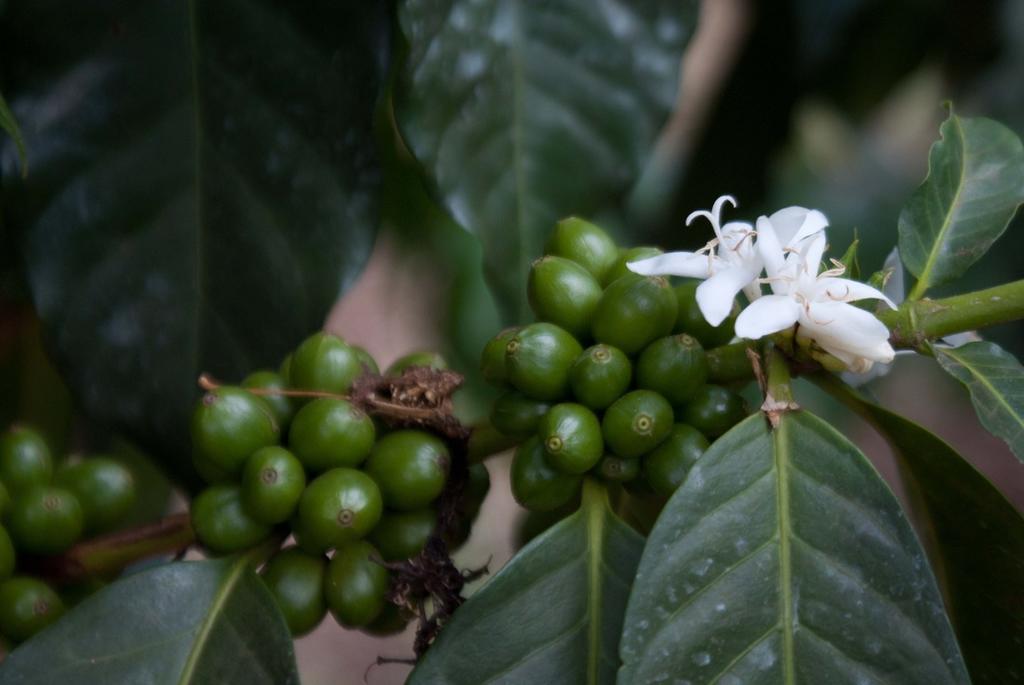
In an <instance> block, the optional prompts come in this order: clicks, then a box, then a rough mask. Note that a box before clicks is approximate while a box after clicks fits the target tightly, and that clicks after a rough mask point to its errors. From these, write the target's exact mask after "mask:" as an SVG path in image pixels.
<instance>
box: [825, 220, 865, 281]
mask: <svg viewBox="0 0 1024 685" xmlns="http://www.w3.org/2000/svg"><path fill="white" fill-rule="evenodd" d="M858 245H860V239H859V238H857V233H856V231H854V234H853V240H852V241H850V246H849V247H848V248H846V252H844V253H843V256H842V257H840V258H839V263H840V264H842V265H843V266H845V267H846V273H845V274H843V276H844V277H845V278H852V279H853V280H855V281H859V280H860V261H859V260H858V259H857V246H858ZM829 267H831V264H830V265H829Z"/></svg>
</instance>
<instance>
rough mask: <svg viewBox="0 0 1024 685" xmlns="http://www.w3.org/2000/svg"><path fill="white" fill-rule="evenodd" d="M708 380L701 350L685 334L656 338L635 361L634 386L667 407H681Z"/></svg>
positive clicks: (701, 348)
mask: <svg viewBox="0 0 1024 685" xmlns="http://www.w3.org/2000/svg"><path fill="white" fill-rule="evenodd" d="M707 379H708V361H707V357H706V356H705V354H704V348H703V347H701V345H700V343H699V342H697V339H696V338H693V337H691V336H689V335H687V334H686V333H680V334H678V335H670V336H666V337H664V338H658V339H657V340H655V341H654V342H652V343H651V344H650V345H648V346H647V347H645V348H644V351H643V352H641V353H640V356H639V357H638V358H637V360H636V384H637V386H638V387H641V388H644V389H646V390H654V391H655V392H657V393H658V394H660V395H661V396H662V397H664V398H665V399H667V400H668V401H669V402H670V403H671V404H683V403H685V402H687V401H689V399H690V398H691V397H693V396H694V395H696V394H697V391H698V390H699V389H700V388H701V387H702V386H703V385H704V383H705V382H706V381H707Z"/></svg>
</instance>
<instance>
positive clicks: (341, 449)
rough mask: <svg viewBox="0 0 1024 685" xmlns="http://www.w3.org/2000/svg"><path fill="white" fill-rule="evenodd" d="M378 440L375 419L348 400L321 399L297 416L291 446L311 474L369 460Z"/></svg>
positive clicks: (292, 430)
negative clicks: (374, 444) (375, 441)
mask: <svg viewBox="0 0 1024 685" xmlns="http://www.w3.org/2000/svg"><path fill="white" fill-rule="evenodd" d="M376 437H377V429H376V427H375V426H374V425H373V420H372V419H371V418H370V417H369V416H367V415H366V412H364V411H363V410H362V409H359V408H358V407H356V406H355V405H354V404H352V403H351V402H349V401H348V400H342V399H336V398H333V397H321V398H319V399H316V400H313V401H312V402H310V403H308V404H306V405H305V406H303V407H302V409H300V410H299V411H298V413H296V414H295V418H294V419H292V427H291V430H290V431H289V432H288V446H289V447H290V448H291V450H292V452H293V453H294V454H295V456H296V457H298V458H299V461H301V462H302V464H303V465H304V466H305V467H306V468H307V469H309V470H310V471H312V472H319V471H326V470H328V469H332V468H336V467H339V466H344V467H350V468H351V467H356V466H359V465H360V464H362V463H363V462H364V461H366V457H368V456H369V455H370V450H371V449H372V448H373V441H374V440H375V439H376Z"/></svg>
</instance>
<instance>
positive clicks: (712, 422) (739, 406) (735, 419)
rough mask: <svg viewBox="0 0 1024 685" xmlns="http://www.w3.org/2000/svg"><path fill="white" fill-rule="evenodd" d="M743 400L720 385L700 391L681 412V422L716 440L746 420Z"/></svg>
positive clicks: (707, 386) (706, 387)
mask: <svg viewBox="0 0 1024 685" xmlns="http://www.w3.org/2000/svg"><path fill="white" fill-rule="evenodd" d="M746 415H747V410H746V406H745V404H744V402H743V398H742V397H740V396H739V395H737V394H736V393H734V392H733V391H732V390H729V389H728V388H723V387H722V386H720V385H705V386H704V387H703V388H701V389H699V390H698V391H697V393H696V394H695V395H694V396H693V397H692V398H691V399H690V401H689V402H688V403H687V404H686V406H685V407H683V409H682V411H681V422H682V423H688V424H690V425H691V426H693V427H694V428H696V429H697V430H699V431H700V432H701V433H703V434H704V435H706V436H707V437H708V438H711V439H714V438H717V437H718V436H720V435H722V434H723V433H725V432H726V431H727V430H729V429H730V428H732V427H733V426H735V425H736V424H737V423H739V422H740V421H742V420H743V419H744V418H746Z"/></svg>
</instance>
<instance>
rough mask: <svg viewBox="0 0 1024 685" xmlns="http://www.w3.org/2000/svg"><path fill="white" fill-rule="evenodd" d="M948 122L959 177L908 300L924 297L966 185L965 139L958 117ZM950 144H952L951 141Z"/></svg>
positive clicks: (951, 118)
mask: <svg viewBox="0 0 1024 685" xmlns="http://www.w3.org/2000/svg"><path fill="white" fill-rule="evenodd" d="M950 122H951V123H952V124H953V125H954V126H956V134H957V137H958V138H959V145H960V176H959V179H958V180H957V186H956V193H954V194H953V200H952V201H951V202H950V203H949V210H948V211H947V212H946V216H945V218H944V219H943V221H942V227H941V228H940V229H939V233H938V235H937V236H935V240H934V241H933V242H932V246H931V249H930V250H929V251H928V258H927V259H926V260H925V263H924V268H923V269H921V276H920V277H919V278H918V279H917V282H916V283H914V288H913V289H912V290H911V291H910V294H909V295H908V296H907V299H908V300H916V299H919V298H920V297H921V296H922V295H924V293H925V291H927V290H928V287H929V285H930V282H929V281H930V279H931V272H932V270H933V269H934V268H935V262H936V260H937V259H938V254H939V250H940V249H941V246H942V243H943V241H944V240H945V237H946V234H947V233H948V232H949V229H950V227H951V226H952V224H953V214H954V209H955V207H956V206H957V205H958V204H959V203H960V195H961V193H963V190H964V186H966V185H967V138H966V137H965V136H964V131H963V126H962V125H961V123H960V118H959V117H957V116H953V117H950ZM950 142H951V143H952V141H950ZM927 181H928V179H925V182H926V183H927Z"/></svg>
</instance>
